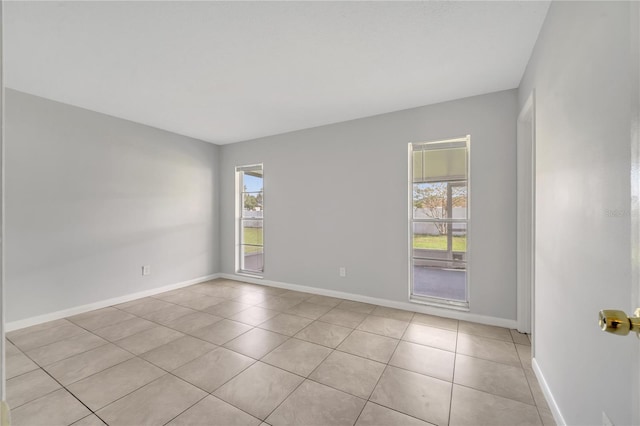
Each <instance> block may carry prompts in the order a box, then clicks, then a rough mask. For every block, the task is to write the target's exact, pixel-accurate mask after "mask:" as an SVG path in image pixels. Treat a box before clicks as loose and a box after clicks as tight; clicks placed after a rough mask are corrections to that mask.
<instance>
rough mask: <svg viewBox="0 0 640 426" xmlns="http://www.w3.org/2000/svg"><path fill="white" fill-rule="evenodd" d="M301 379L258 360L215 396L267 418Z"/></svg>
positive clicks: (261, 417) (253, 414) (255, 415)
mask: <svg viewBox="0 0 640 426" xmlns="http://www.w3.org/2000/svg"><path fill="white" fill-rule="evenodd" d="M302 380H303V379H302V377H300V376H296V375H295V374H291V373H288V372H286V371H284V370H281V369H279V368H276V367H272V366H270V365H267V364H264V363H262V362H257V363H255V364H253V365H252V366H251V367H249V368H247V369H246V370H245V371H243V372H242V373H240V374H239V375H237V376H236V377H235V378H233V379H231V380H230V381H229V382H227V383H226V384H225V385H223V386H222V387H220V388H219V389H218V390H217V391H215V392H214V395H215V396H217V397H218V398H220V399H222V400H224V401H226V402H228V403H229V404H231V405H233V406H235V407H238V408H240V409H241V410H242V411H245V412H247V413H249V414H251V415H252V416H254V417H258V418H259V419H263V420H264V419H265V418H266V417H267V416H268V415H269V413H271V411H273V410H274V409H275V408H276V407H277V406H278V405H280V403H282V401H284V400H285V399H286V398H287V396H289V394H290V393H291V392H293V390H294V389H295V388H297V387H298V385H299V384H300V383H301V382H302Z"/></svg>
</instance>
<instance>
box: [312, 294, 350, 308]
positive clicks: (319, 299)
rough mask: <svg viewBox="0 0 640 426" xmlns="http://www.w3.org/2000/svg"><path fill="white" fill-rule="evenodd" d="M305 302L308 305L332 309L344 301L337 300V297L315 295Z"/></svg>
mask: <svg viewBox="0 0 640 426" xmlns="http://www.w3.org/2000/svg"><path fill="white" fill-rule="evenodd" d="M306 301H307V302H309V303H314V304H316V305H323V306H329V307H331V308H333V307H335V306H338V304H340V303H341V302H343V301H344V299H338V298H337V297H330V296H321V295H319V294H316V295H315V296H311V297H309V298H308V299H307V300H306Z"/></svg>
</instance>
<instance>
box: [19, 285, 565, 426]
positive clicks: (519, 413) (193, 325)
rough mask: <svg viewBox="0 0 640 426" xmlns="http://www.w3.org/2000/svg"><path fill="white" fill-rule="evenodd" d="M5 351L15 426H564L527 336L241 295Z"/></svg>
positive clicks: (132, 306)
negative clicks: (541, 382) (539, 377)
mask: <svg viewBox="0 0 640 426" xmlns="http://www.w3.org/2000/svg"><path fill="white" fill-rule="evenodd" d="M7 339H8V342H7V367H6V369H7V378H8V380H7V395H8V402H9V405H10V407H11V410H12V411H11V412H12V420H13V424H14V425H15V426H21V425H25V426H37V425H46V426H55V425H71V424H74V425H102V424H105V423H106V424H109V425H165V424H170V425H204V424H206V425H256V426H257V425H261V424H263V425H267V424H268V425H273V426H278V425H358V426H363V425H392V424H393V425H428V424H435V425H447V424H450V425H492V426H493V425H543V424H544V425H548V424H552V423H553V417H552V416H551V413H550V411H549V407H548V406H547V405H546V403H545V401H544V397H543V395H542V392H541V390H540V388H539V386H538V383H537V382H536V378H535V375H534V374H533V371H532V370H531V360H530V357H531V348H530V342H529V338H528V337H527V336H526V335H521V334H519V333H517V332H516V331H515V330H507V329H504V328H499V327H492V326H486V325H481V324H474V323H468V322H464V321H456V320H452V319H447V318H440V317H434V316H429V315H424V314H418V313H415V314H414V313H413V312H407V311H401V310H397V309H391V308H386V307H381V306H374V305H369V304H366V303H360V302H353V301H346V300H341V299H336V298H333V297H326V296H317V295H313V294H308V293H301V292H296V291H290V290H283V289H278V288H272V287H265V286H259V285H254V284H247V283H241V282H237V281H231V280H222V279H219V280H213V281H209V282H206V283H201V284H196V285H193V286H190V287H186V288H183V289H179V290H174V291H170V292H166V293H162V294H158V295H156V296H153V297H147V298H144V299H139V300H134V301H132V302H127V303H123V304H120V305H116V306H112V307H108V308H104V309H99V310H96V311H92V312H87V313H84V314H80V315H76V316H73V317H69V318H65V319H62V320H57V321H52V322H50V323H45V324H40V325H37V326H34V327H30V328H26V329H22V330H17V331H14V332H11V333H8V334H7Z"/></svg>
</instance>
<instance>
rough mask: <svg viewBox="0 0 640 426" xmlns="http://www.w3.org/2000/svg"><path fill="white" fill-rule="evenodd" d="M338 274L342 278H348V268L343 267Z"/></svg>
mask: <svg viewBox="0 0 640 426" xmlns="http://www.w3.org/2000/svg"><path fill="white" fill-rule="evenodd" d="M338 274H339V275H340V276H341V277H346V276H347V268H345V267H344V266H341V267H340V268H339V269H338Z"/></svg>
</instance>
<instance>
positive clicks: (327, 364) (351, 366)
mask: <svg viewBox="0 0 640 426" xmlns="http://www.w3.org/2000/svg"><path fill="white" fill-rule="evenodd" d="M384 368H385V365H384V364H382V363H379V362H376V361H371V360H369V359H364V358H361V357H358V356H355V355H351V354H347V353H344V352H338V351H335V352H333V353H332V354H331V355H329V356H328V357H327V359H325V360H324V361H323V362H322V364H320V365H319V366H318V368H316V369H315V371H314V372H313V373H311V375H310V376H309V378H310V379H312V380H315V381H317V382H320V383H322V384H325V385H327V386H331V387H332V388H335V389H339V390H341V391H344V392H347V393H350V394H351V395H355V396H358V397H360V398H364V399H368V398H369V395H371V392H372V391H373V388H374V387H375V385H376V383H378V379H379V378H380V376H381V375H382V372H383V371H384Z"/></svg>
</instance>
